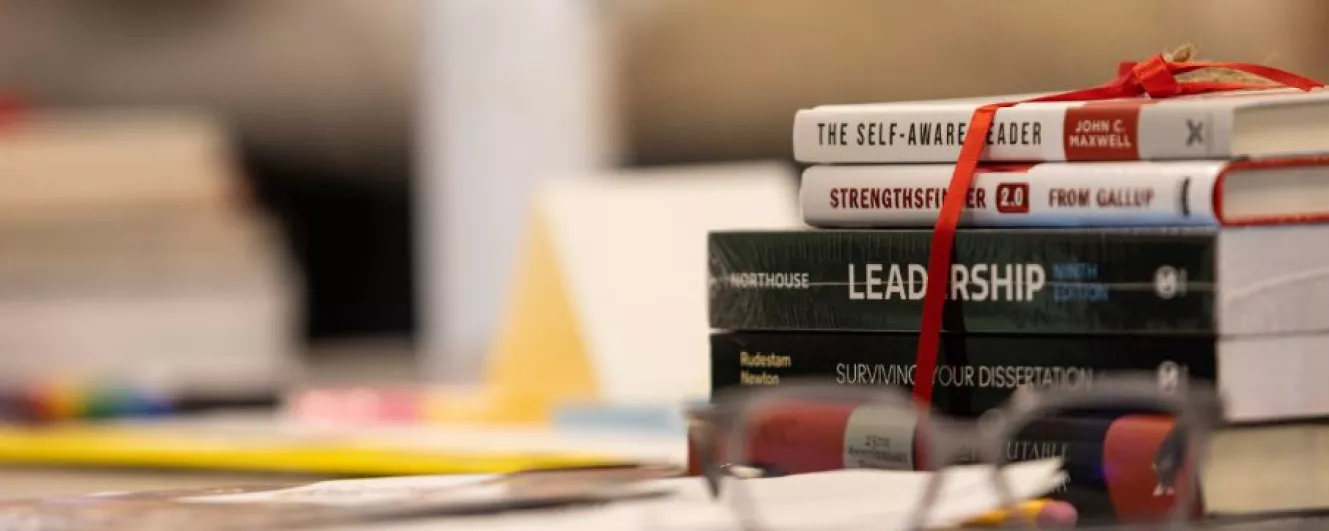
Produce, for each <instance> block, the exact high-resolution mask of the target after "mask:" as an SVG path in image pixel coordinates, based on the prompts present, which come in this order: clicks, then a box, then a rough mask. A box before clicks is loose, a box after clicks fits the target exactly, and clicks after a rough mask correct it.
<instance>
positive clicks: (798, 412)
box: [691, 375, 1223, 531]
mask: <svg viewBox="0 0 1329 531" xmlns="http://www.w3.org/2000/svg"><path fill="white" fill-rule="evenodd" d="M691 418H692V422H693V430H692V434H693V435H692V436H693V439H694V440H693V445H694V448H699V449H700V451H699V452H698V453H699V456H698V457H699V460H700V463H701V468H702V475H703V477H704V478H705V480H706V481H707V483H708V485H709V487H710V489H711V494H712V495H713V496H714V497H716V498H717V499H718V498H726V499H727V500H728V503H729V504H730V505H731V509H732V510H733V511H734V515H735V517H736V519H737V520H738V521H739V522H741V523H742V525H743V526H744V528H745V529H748V530H754V531H755V530H763V531H771V530H779V529H785V528H794V527H795V526H793V525H792V524H790V525H785V526H783V527H782V522H781V521H780V519H781V518H782V517H781V516H780V514H781V511H780V510H779V509H782V508H781V507H780V504H781V503H782V502H781V500H780V499H778V497H773V496H765V495H763V490H762V489H760V488H758V487H759V485H760V483H754V482H761V481H763V479H764V478H769V477H771V476H779V475H786V474H803V473H813V472H821V471H827V470H833V469H843V468H877V469H905V470H927V471H932V472H934V474H932V475H931V477H930V479H929V480H928V482H927V485H926V488H924V489H923V492H922V495H921V497H920V498H919V499H918V500H916V501H915V502H914V503H912V505H911V507H912V509H911V510H910V514H911V515H910V516H909V519H908V521H909V522H911V523H912V524H911V527H910V529H921V528H924V527H925V525H933V522H934V520H935V519H934V518H933V517H932V516H933V515H931V514H930V513H931V512H932V510H933V508H934V507H935V506H936V505H937V504H938V500H939V499H940V498H941V497H943V496H947V495H949V494H948V493H953V492H954V491H955V489H952V488H949V487H957V488H959V487H965V488H968V487H972V486H968V487H966V486H960V485H949V486H948V485H947V484H946V481H947V476H948V474H947V472H948V470H951V471H954V470H956V469H954V468H952V467H953V466H954V465H960V464H974V463H978V464H989V465H991V467H990V469H991V470H992V473H991V474H990V475H989V480H990V483H989V484H987V485H983V487H984V488H991V489H994V490H995V492H996V493H997V496H998V499H999V501H1000V502H1001V505H1002V506H1003V507H1006V508H1007V509H1008V510H1009V512H1010V514H1012V515H1016V516H1018V517H1017V518H1014V519H1012V520H1011V521H1008V523H1010V524H1016V525H1022V526H1029V527H1034V528H1037V526H1038V522H1037V520H1036V519H1035V518H1034V517H1033V516H1030V515H1028V514H1027V512H1025V511H1020V510H1018V506H1019V503H1018V499H1017V497H1016V496H1015V495H1014V494H1013V492H1014V490H1013V488H1012V485H1011V483H1010V481H1008V477H1007V473H1006V472H1007V471H1008V470H1011V465H1012V464H1014V463H1016V462H1020V461H1029V460H1033V459H1037V458H1041V457H1061V458H1062V459H1063V463H1064V465H1063V470H1065V471H1066V472H1067V474H1068V476H1070V477H1071V479H1070V481H1071V483H1075V482H1076V481H1077V480H1078V481H1081V482H1082V483H1095V482H1101V483H1102V485H1101V489H1091V490H1097V492H1093V493H1091V496H1097V497H1098V498H1097V499H1096V500H1088V501H1085V500H1084V499H1082V500H1079V501H1081V502H1082V503H1072V505H1075V506H1076V508H1077V509H1080V508H1081V505H1082V504H1083V505H1093V504H1094V503H1098V504H1100V505H1102V506H1103V507H1099V508H1098V509H1097V510H1098V511H1099V512H1112V513H1114V514H1115V517H1114V518H1113V519H1112V521H1115V522H1118V523H1120V522H1122V521H1127V520H1137V521H1139V520H1146V519H1152V521H1153V522H1157V521H1158V520H1164V521H1166V522H1170V523H1172V524H1176V525H1178V526H1182V525H1184V524H1185V523H1186V522H1189V521H1190V520H1191V519H1192V518H1193V517H1195V516H1196V515H1197V514H1198V512H1197V507H1198V502H1199V501H1200V497H1199V478H1198V472H1197V471H1198V470H1199V469H1200V468H1201V465H1202V464H1203V463H1204V462H1205V461H1204V459H1205V458H1206V457H1207V450H1208V441H1209V433H1210V432H1211V430H1212V429H1213V428H1214V427H1216V426H1217V425H1218V423H1220V422H1221V420H1222V418H1223V403H1222V401H1221V400H1220V398H1219V396H1218V395H1217V393H1216V392H1215V391H1214V389H1212V387H1209V384H1208V383H1207V382H1206V385H1188V384H1186V383H1183V384H1182V385H1180V386H1178V385H1175V382H1160V380H1159V379H1158V378H1157V377H1143V376H1125V375H1118V376H1112V377H1107V378H1103V379H1098V380H1095V381H1094V382H1093V384H1092V385H1091V386H1084V387H1080V388H1076V389H1067V388H1048V389H1039V390H1035V389H1032V388H1028V387H1026V388H1021V389H1020V390H1018V391H1017V392H1016V393H1015V394H1013V395H1012V396H1011V397H1010V398H1009V399H1008V400H1007V402H1006V403H1005V404H1003V405H1002V406H1001V407H999V408H996V409H993V410H990V411H989V412H987V413H985V414H984V415H983V416H982V417H980V418H977V419H964V418H953V417H947V416H945V415H943V414H941V413H939V412H936V411H929V410H928V408H926V407H922V406H920V405H918V404H916V403H915V402H914V401H913V400H912V399H911V398H909V397H908V396H907V395H905V394H904V392H903V390H902V389H900V388H888V387H866V386H844V385H836V384H832V383H828V382H826V381H819V380H804V381H793V380H788V379H786V380H782V381H781V382H780V384H779V385H778V386H771V387H746V388H738V389H734V390H730V391H727V392H720V393H717V395H716V396H715V397H714V400H713V401H712V403H711V404H709V405H707V406H704V407H701V408H699V409H696V410H694V411H692V412H691ZM846 487H848V485H846ZM1109 491H1110V492H1109ZM989 492H991V491H989ZM840 494H842V493H838V492H836V488H835V485H827V486H826V488H825V492H824V493H823V494H822V495H824V496H825V498H826V500H825V501H826V502H827V504H826V505H827V507H828V509H829V508H830V507H832V506H840V507H843V504H842V503H840V500H837V499H836V497H837V495H840ZM1063 494H1064V495H1065V497H1067V498H1074V497H1075V496H1076V494H1073V493H1070V491H1069V490H1067V491H1065V492H1063ZM1081 494H1083V493H1081ZM853 497H854V499H856V500H859V501H858V502H853V503H874V502H873V501H871V496H866V497H865V496H863V495H862V493H855V494H854V496H853ZM1054 498H1055V496H1054ZM864 500H867V501H864ZM883 505H885V504H883ZM855 509H856V510H855V511H845V512H846V513H852V514H853V515H857V516H853V519H854V521H844V522H838V523H841V524H844V526H845V527H846V528H854V529H872V525H871V521H862V520H858V518H861V517H862V515H863V514H865V513H864V512H863V511H862V509H865V508H862V507H855ZM828 512H829V510H828ZM1082 512H1083V511H1082ZM1091 512H1092V511H1091ZM896 516H898V514H897V515H896ZM825 517H826V518H825V520H824V521H823V522H824V523H825V524H826V525H825V527H826V528H834V527H839V526H837V525H835V524H836V523H837V520H836V515H835V514H827V515H825ZM844 518H846V519H847V518H850V517H844Z"/></svg>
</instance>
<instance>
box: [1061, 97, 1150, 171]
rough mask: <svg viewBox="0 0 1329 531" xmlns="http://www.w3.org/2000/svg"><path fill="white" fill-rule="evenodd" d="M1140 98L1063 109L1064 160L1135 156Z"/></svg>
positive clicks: (1136, 154)
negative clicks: (1064, 114) (1064, 111)
mask: <svg viewBox="0 0 1329 531" xmlns="http://www.w3.org/2000/svg"><path fill="white" fill-rule="evenodd" d="M1143 104H1144V102H1143V101H1113V102H1109V103H1107V104H1099V105H1089V104H1086V105H1081V106H1077V107H1070V108H1068V109H1066V117H1065V119H1064V120H1065V121H1064V123H1063V127H1064V129H1063V130H1062V131H1063V132H1062V147H1063V148H1064V150H1065V152H1066V160H1068V161H1078V160H1138V159H1139V158H1140V146H1139V140H1140V135H1139V131H1140V107H1141V105H1143Z"/></svg>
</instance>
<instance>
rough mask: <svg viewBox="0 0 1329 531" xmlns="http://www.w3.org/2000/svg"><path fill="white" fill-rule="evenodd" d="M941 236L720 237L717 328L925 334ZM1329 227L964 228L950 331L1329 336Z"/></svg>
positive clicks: (808, 233) (715, 263)
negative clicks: (932, 264)
mask: <svg viewBox="0 0 1329 531" xmlns="http://www.w3.org/2000/svg"><path fill="white" fill-rule="evenodd" d="M931 238H932V231H930V230H815V231H814V230H801V231H732V232H714V233H712V234H711V235H710V238H709V277H710V299H709V305H710V308H709V310H710V325H711V327H712V328H715V329H722V330H856V331H917V330H918V329H919V328H920V319H921V314H922V309H923V294H924V292H925V288H926V283H927V263H928V255H929V249H930V246H931ZM1326 249H1329V224H1304V225H1281V226H1265V227H1224V228H1188V229H1183V228H1131V229H1093V230H1086V229H1070V228H1063V229H1011V230H997V229H974V230H965V231H960V232H959V233H957V235H956V238H955V245H954V251H953V260H952V265H951V267H950V269H949V274H948V279H947V284H948V285H947V289H946V294H947V299H948V300H947V303H946V308H947V315H946V316H945V322H944V327H945V329H947V330H957V331H967V332H992V333H1005V332H1024V333H1218V334H1224V335H1250V334H1275V333H1277V334H1287V333H1307V332H1317V331H1323V330H1327V329H1329V320H1326V319H1323V318H1320V317H1318V315H1321V314H1324V313H1325V310H1329V281H1326V278H1329V276H1327V275H1323V274H1320V272H1322V271H1323V269H1324V264H1325V263H1329V251H1326Z"/></svg>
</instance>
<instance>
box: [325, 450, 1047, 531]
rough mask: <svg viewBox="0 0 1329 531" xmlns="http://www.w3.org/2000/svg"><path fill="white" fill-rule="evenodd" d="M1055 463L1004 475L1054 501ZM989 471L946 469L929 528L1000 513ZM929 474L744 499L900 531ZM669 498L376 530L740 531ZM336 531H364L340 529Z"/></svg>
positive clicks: (702, 500)
mask: <svg viewBox="0 0 1329 531" xmlns="http://www.w3.org/2000/svg"><path fill="white" fill-rule="evenodd" d="M1061 464H1062V463H1061V460H1060V459H1057V458H1054V459H1044V460H1039V461H1029V462H1024V463H1018V464H1014V465H1010V466H1007V467H1006V469H1005V470H1004V472H1003V474H1004V476H1005V477H1006V479H1007V483H1008V484H1009V485H1010V488H1011V491H1012V493H1011V494H1012V495H1013V496H1014V497H1015V498H1016V499H1017V500H1024V499H1029V498H1034V497H1038V496H1041V495H1044V494H1046V493H1048V492H1051V491H1052V490H1053V489H1055V488H1057V487H1058V486H1059V485H1061V483H1062V481H1064V479H1065V477H1064V473H1063V472H1061V470H1060V469H1061ZM991 473H992V468H991V467H990V466H988V465H971V466H963V467H952V468H950V469H948V470H947V471H946V472H945V474H946V479H945V483H944V485H943V487H942V492H941V495H940V496H939V497H938V498H937V500H936V504H935V505H934V507H933V509H932V511H931V513H930V515H929V518H928V519H927V524H928V525H929V526H931V527H944V526H953V525H956V524H957V523H959V522H962V521H964V520H966V519H969V518H973V517H976V516H978V515H980V514H983V513H985V512H987V511H990V510H993V509H997V508H999V507H1000V506H1001V500H1000V497H999V495H998V492H997V490H996V488H995V487H994V486H993V485H992V482H991ZM931 478H932V474H931V473H928V472H908V471H894V470H866V469H854V470H837V471H832V472H823V473H817V474H800V475H794V476H786V477H780V478H770V479H762V480H752V481H751V482H750V489H749V490H750V492H751V493H752V494H753V496H754V497H755V498H759V499H760V500H762V501H763V502H765V503H764V504H763V505H762V507H763V508H764V516H765V519H764V521H765V522H766V523H768V524H770V525H771V527H770V528H771V529H773V530H777V531H802V530H813V529H815V530H828V529H846V530H848V529H856V530H859V529H872V530H874V531H891V530H901V531H903V530H905V529H907V527H906V526H907V525H908V524H909V523H910V522H909V519H910V517H911V516H912V511H913V510H914V508H915V504H916V502H917V500H918V499H919V498H920V496H921V495H922V493H923V489H924V488H925V487H926V486H927V483H928V482H929V481H931ZM643 488H648V489H652V490H653V489H659V488H664V489H668V490H671V491H673V493H674V494H673V495H672V496H668V497H665V498H658V499H648V500H638V501H618V502H615V503H610V504H607V505H602V506H598V507H591V508H585V507H582V508H565V509H552V510H541V511H519V512H513V513H507V514H500V515H494V516H483V517H479V516H477V517H464V518H455V517H454V518H446V519H424V520H410V521H402V522H376V523H375V525H374V526H373V529H377V530H384V531H416V530H420V531H424V530H432V529H438V528H440V526H442V525H444V524H446V526H447V529H448V530H449V531H455V530H463V531H465V530H475V531H493V530H509V529H512V530H517V529H522V530H524V529H536V528H538V529H542V530H545V531H600V530H604V531H631V530H650V531H738V530H739V529H740V528H739V525H738V522H737V521H736V520H735V515H734V511H733V509H732V508H731V506H730V505H729V503H728V500H719V501H717V500H713V499H712V498H711V497H710V495H709V494H708V493H707V490H706V487H705V484H704V482H703V481H702V480H700V479H698V478H676V479H666V480H658V481H653V482H648V483H647V484H645V485H643ZM339 529H341V530H342V531H353V530H360V529H368V528H362V527H343V528H339Z"/></svg>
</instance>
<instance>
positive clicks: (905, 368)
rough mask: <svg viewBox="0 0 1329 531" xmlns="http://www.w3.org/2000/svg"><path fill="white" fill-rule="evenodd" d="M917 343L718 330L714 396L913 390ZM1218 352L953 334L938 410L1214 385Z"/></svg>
mask: <svg viewBox="0 0 1329 531" xmlns="http://www.w3.org/2000/svg"><path fill="white" fill-rule="evenodd" d="M917 341H918V334H905V333H825V332H822V333H817V332H802V333H799V332H727V333H715V334H712V335H711V389H712V393H717V392H722V391H724V390H726V389H731V388H736V387H741V386H764V385H780V384H781V382H787V381H793V380H807V379H818V380H828V381H833V382H835V383H837V384H843V385H865V386H885V387H895V388H898V389H899V390H900V391H901V393H907V392H908V390H909V389H912V388H913V386H914V382H915V381H916V378H917V372H916V370H915V367H914V346H915V344H916V343H917ZM1218 348H1219V343H1217V342H1216V341H1215V338H1213V337H1207V336H1185V335H1165V336H1126V335H1108V336H1101V337H1084V336H1028V335H1015V334H1001V335H974V334H967V335H960V334H944V335H943V336H942V340H941V349H940V351H939V353H938V357H937V369H936V372H935V373H934V374H933V385H934V387H933V396H932V404H933V406H934V407H935V408H936V409H937V410H938V411H941V412H944V413H947V414H950V415H956V416H964V417H971V416H976V415H980V414H982V413H983V412H984V411H987V410H988V409H991V408H993V407H996V406H999V405H1001V404H1002V403H1003V402H1005V401H1006V400H1007V399H1008V398H1009V397H1010V396H1011V394H1012V393H1014V392H1015V390H1016V389H1018V388H1020V387H1022V386H1032V387H1062V388H1083V387H1088V386H1092V385H1094V383H1095V382H1096V381H1099V380H1101V379H1103V378H1105V377H1108V376H1110V375H1114V374H1145V375H1149V376H1151V377H1154V378H1157V380H1158V382H1159V386H1160V388H1163V389H1168V388H1175V387H1178V386H1181V385H1183V384H1201V385H1213V384H1214V382H1216V381H1217V380H1218V378H1219V374H1218V366H1217V358H1216V356H1217V351H1218Z"/></svg>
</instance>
